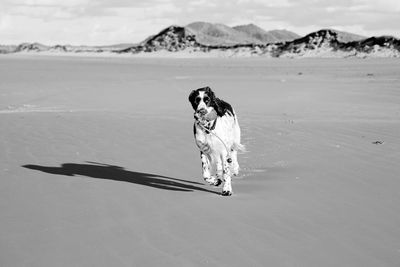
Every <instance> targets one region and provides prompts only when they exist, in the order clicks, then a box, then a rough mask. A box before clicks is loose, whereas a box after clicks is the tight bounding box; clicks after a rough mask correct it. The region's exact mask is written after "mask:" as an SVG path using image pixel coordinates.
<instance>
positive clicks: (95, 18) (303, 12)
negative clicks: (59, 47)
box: [0, 0, 400, 44]
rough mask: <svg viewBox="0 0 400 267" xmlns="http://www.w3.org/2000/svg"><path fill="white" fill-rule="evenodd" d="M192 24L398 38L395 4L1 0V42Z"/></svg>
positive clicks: (366, 0)
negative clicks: (251, 25) (330, 30)
mask: <svg viewBox="0 0 400 267" xmlns="http://www.w3.org/2000/svg"><path fill="white" fill-rule="evenodd" d="M193 21H209V22H213V23H224V24H228V25H230V26H234V25H238V24H246V23H254V24H257V25H259V26H261V27H262V28H264V29H266V30H272V29H276V28H280V29H282V28H286V29H288V30H292V31H295V32H297V33H299V34H306V33H309V32H311V31H315V30H319V29H321V28H331V27H335V28H337V29H339V30H349V31H356V33H360V34H364V35H382V34H391V35H397V36H399V37H400V29H399V28H398V26H397V25H400V1H398V0H381V1H373V0H324V1H323V0H236V1H230V2H228V1H218V0H214V1H208V0H192V1H186V0H148V1H132V0H112V1H111V0H69V1H59V0H0V36H1V39H0V43H19V42H23V41H39V42H43V43H47V44H55V43H72V44H112V43H120V42H139V41H141V40H143V39H145V38H146V37H148V36H149V35H151V34H154V33H157V32H158V31H160V30H161V29H162V28H164V27H167V26H169V25H171V24H178V25H186V24H188V23H191V22H193Z"/></svg>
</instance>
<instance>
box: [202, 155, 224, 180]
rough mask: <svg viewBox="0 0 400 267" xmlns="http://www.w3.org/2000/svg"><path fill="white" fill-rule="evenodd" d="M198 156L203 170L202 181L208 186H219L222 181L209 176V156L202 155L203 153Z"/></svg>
mask: <svg viewBox="0 0 400 267" xmlns="http://www.w3.org/2000/svg"><path fill="white" fill-rule="evenodd" d="M200 154H201V165H202V169H203V179H204V180H205V181H206V182H207V183H209V184H210V185H214V186H219V185H220V184H221V183H222V180H221V179H218V178H215V177H214V176H211V172H210V169H211V163H210V158H209V156H208V155H206V154H204V153H203V152H200Z"/></svg>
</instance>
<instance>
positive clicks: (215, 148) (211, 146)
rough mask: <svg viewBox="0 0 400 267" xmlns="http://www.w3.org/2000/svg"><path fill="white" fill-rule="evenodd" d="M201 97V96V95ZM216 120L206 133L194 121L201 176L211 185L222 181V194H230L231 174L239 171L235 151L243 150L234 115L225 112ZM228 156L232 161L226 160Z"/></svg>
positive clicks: (236, 173)
mask: <svg viewBox="0 0 400 267" xmlns="http://www.w3.org/2000/svg"><path fill="white" fill-rule="evenodd" d="M201 97H202V98H203V96H201ZM200 104H201V103H200ZM200 104H199V105H200ZM216 120H217V121H216V125H215V129H214V130H212V133H207V131H206V130H205V129H204V128H203V127H201V126H199V125H198V124H197V123H196V122H195V128H196V131H195V140H196V144H197V146H198V147H199V149H200V151H201V161H202V167H203V178H204V179H205V180H206V181H207V182H208V183H210V184H213V185H218V184H219V183H220V182H219V180H220V181H222V182H224V185H223V189H222V193H223V195H231V194H232V182H231V175H232V174H233V175H238V173H239V163H238V161H237V151H238V150H243V149H244V147H243V145H241V144H240V127H239V123H238V120H237V118H236V116H235V115H232V114H231V113H230V112H226V113H225V115H224V116H222V117H217V119H216ZM212 124H213V122H210V125H212ZM215 135H217V136H218V137H219V138H220V139H221V140H222V141H223V142H224V143H225V145H224V144H223V143H222V142H221V140H220V139H219V138H218V137H217V136H215ZM227 149H228V150H229V154H230V155H229V154H228V151H227ZM229 156H230V157H231V159H232V163H228V161H227V159H228V157H229Z"/></svg>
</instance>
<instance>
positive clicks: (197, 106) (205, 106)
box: [189, 86, 233, 117]
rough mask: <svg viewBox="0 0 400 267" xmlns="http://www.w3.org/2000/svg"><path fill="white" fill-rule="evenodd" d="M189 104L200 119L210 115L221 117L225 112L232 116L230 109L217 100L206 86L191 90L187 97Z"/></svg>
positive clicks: (227, 105)
mask: <svg viewBox="0 0 400 267" xmlns="http://www.w3.org/2000/svg"><path fill="white" fill-rule="evenodd" d="M189 102H190V103H191V104H192V107H193V109H194V111H195V114H197V115H198V116H200V117H204V116H206V115H207V114H211V113H214V114H215V113H216V114H217V115H218V116H220V117H222V116H223V115H225V113H226V112H227V111H229V112H230V114H231V115H233V110H232V107H231V106H230V105H229V104H228V103H226V102H224V101H222V100H220V99H219V98H217V97H216V96H215V94H214V92H213V91H212V90H211V88H210V87H208V86H206V87H202V88H199V89H196V90H193V91H192V92H191V93H190V95H189Z"/></svg>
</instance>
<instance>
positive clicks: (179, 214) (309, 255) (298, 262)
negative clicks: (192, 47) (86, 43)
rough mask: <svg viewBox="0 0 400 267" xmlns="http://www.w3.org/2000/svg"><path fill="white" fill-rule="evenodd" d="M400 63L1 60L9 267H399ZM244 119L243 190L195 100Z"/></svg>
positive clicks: (0, 165) (4, 261) (4, 254)
mask: <svg viewBox="0 0 400 267" xmlns="http://www.w3.org/2000/svg"><path fill="white" fill-rule="evenodd" d="M399 65H400V62H399V61H398V60H397V59H390V58H389V59H382V58H371V59H364V60H361V59H357V58H352V59H321V58H319V59H315V58H314V59H313V58H308V59H301V60H290V59H269V60H265V59H262V58H230V59H224V58H219V59H217V58H214V59H210V58H208V59H178V58H170V59H165V58H137V57H130V58H128V57H125V58H122V57H121V58H117V57H103V58H101V57H63V56H58V57H46V56H41V57H38V56H30V55H23V54H20V55H7V56H2V58H1V60H0V96H1V97H0V127H1V131H0V142H1V150H0V158H1V160H0V205H1V220H0V265H1V266H41V267H43V266H399V264H400V229H399V225H400V193H399V190H398V189H399V186H400V180H399V174H400V172H399V168H398V162H399V160H400V153H399V151H400V140H399V138H398V137H399V136H398V133H399V130H400V123H399V114H400V109H399V105H398V104H399V103H400V94H399V90H398V89H399V88H398V84H399V77H398V71H397V70H398V69H399V67H400V66H399ZM205 85H208V86H210V87H212V88H213V89H214V91H215V92H216V94H217V96H219V97H220V98H222V99H224V100H226V101H228V102H230V103H231V104H232V105H233V106H234V107H235V110H236V111H237V113H238V119H239V123H240V125H241V128H242V135H243V138H242V139H243V143H244V145H246V147H247V152H246V153H242V154H240V155H239V162H240V164H241V167H242V172H241V175H240V176H239V177H236V178H234V179H233V190H234V195H233V196H232V197H222V196H220V191H221V188H214V187H210V186H208V185H206V184H204V183H203V180H202V178H201V167H200V160H199V152H198V150H197V148H196V147H195V144H194V140H193V136H192V118H193V116H192V110H191V106H190V104H189V102H188V101H187V96H188V94H189V92H190V91H191V90H192V89H195V88H198V87H202V86H205Z"/></svg>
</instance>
